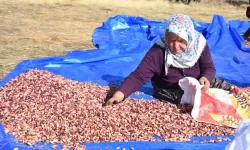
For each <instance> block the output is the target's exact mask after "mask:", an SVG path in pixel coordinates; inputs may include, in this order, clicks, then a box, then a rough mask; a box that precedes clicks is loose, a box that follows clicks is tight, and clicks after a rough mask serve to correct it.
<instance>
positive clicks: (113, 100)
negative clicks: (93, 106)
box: [103, 91, 124, 106]
mask: <svg viewBox="0 0 250 150" xmlns="http://www.w3.org/2000/svg"><path fill="white" fill-rule="evenodd" d="M123 99H124V94H123V93H122V92H120V91H117V92H115V94H114V95H113V97H111V98H110V99H109V100H108V101H106V102H105V103H104V104H103V106H108V105H113V104H118V103H120V102H121V101H122V100H123Z"/></svg>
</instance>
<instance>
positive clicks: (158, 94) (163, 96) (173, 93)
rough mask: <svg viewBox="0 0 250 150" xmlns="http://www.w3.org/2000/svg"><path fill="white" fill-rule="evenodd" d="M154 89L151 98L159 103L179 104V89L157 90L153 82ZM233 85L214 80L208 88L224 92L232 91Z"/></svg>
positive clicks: (180, 93)
mask: <svg viewBox="0 0 250 150" xmlns="http://www.w3.org/2000/svg"><path fill="white" fill-rule="evenodd" d="M151 83H152V86H153V88H154V94H153V97H154V98H156V99H159V100H160V101H165V102H170V103H172V104H180V101H181V98H182V95H183V94H184V91H183V90H182V89H181V88H180V87H179V88H176V89H162V88H159V87H158V86H157V85H156V84H155V83H154V82H153V81H152V82H151ZM232 87H233V85H232V84H230V83H227V82H226V81H225V80H222V79H219V78H214V79H213V81H212V82H211V83H210V88H218V89H223V90H226V91H230V90H232Z"/></svg>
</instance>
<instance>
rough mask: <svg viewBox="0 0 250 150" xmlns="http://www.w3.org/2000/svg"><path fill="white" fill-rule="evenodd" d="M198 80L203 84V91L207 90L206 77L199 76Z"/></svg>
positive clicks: (208, 84) (208, 83)
mask: <svg viewBox="0 0 250 150" xmlns="http://www.w3.org/2000/svg"><path fill="white" fill-rule="evenodd" d="M199 82H200V84H201V85H204V87H203V88H202V90H203V91H207V90H208V89H209V87H210V82H209V81H208V79H207V78H206V77H201V78H200V80H199Z"/></svg>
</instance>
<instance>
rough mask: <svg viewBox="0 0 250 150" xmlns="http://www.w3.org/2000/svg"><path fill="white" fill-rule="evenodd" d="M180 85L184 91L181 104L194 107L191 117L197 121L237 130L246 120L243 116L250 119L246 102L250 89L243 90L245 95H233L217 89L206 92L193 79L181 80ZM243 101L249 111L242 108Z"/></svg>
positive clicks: (238, 93) (236, 93)
mask: <svg viewBox="0 0 250 150" xmlns="http://www.w3.org/2000/svg"><path fill="white" fill-rule="evenodd" d="M179 85H180V87H181V88H182V90H184V94H183V96H182V99H181V104H192V105H193V109H192V112H191V115H192V117H193V118H194V119H195V120H197V121H200V122H207V123H212V124H216V125H225V126H229V127H233V128H236V127H237V126H238V125H239V123H240V122H241V120H242V119H243V118H245V117H242V116H247V117H248V115H247V114H249V110H248V109H249V108H248V107H246V106H248V105H247V104H246V103H247V102H245V101H247V100H246V94H245V93H248V91H250V89H244V90H243V89H242V90H241V91H244V92H243V93H242V92H239V91H236V92H235V93H231V94H230V93H229V92H228V91H224V90H221V89H217V88H210V89H209V90H208V91H207V92H204V91H202V90H201V88H202V86H201V85H200V83H199V82H198V81H197V80H196V79H194V78H191V77H186V78H183V79H181V80H180V81H179ZM249 93H250V92H249ZM240 95H243V96H240ZM244 95H245V96H244ZM242 97H244V98H245V99H244V98H242ZM243 101H244V104H245V105H244V106H245V108H246V109H247V110H246V109H244V110H242V108H241V106H242V102H243Z"/></svg>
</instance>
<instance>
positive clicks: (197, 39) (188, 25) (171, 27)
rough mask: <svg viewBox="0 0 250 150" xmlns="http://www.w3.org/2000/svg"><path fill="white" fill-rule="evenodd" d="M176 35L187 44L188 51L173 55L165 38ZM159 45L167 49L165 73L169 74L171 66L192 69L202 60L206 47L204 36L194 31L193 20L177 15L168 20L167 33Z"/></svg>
mask: <svg viewBox="0 0 250 150" xmlns="http://www.w3.org/2000/svg"><path fill="white" fill-rule="evenodd" d="M169 32H172V33H175V34H176V35H178V36H179V37H181V38H182V39H184V40H185V41H186V42H187V49H186V50H185V51H184V52H182V53H180V54H173V53H171V51H170V50H169V48H168V47H167V46H166V38H165V36H166V35H167V34H168V33H169ZM156 44H157V45H159V46H161V47H162V48H165V50H166V52H165V72H166V75H167V73H168V68H169V66H171V65H172V66H173V67H176V68H182V69H184V68H190V67H192V66H194V64H195V63H196V62H197V61H198V59H199V58H200V55H201V53H202V51H203V50H204V47H205V45H206V39H205V38H204V36H203V35H202V34H201V33H199V32H198V31H196V30H195V29H194V24H193V22H192V20H191V19H190V18H189V17H188V16H186V15H183V14H175V15H172V16H170V17H169V18H168V20H167V24H166V29H165V33H164V34H163V35H162V37H161V38H160V40H158V41H157V42H156Z"/></svg>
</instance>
